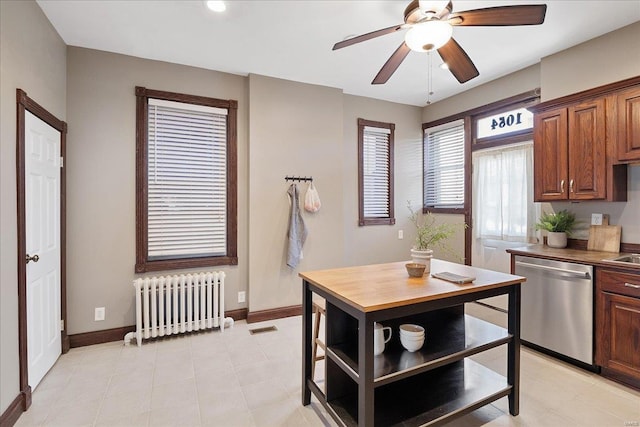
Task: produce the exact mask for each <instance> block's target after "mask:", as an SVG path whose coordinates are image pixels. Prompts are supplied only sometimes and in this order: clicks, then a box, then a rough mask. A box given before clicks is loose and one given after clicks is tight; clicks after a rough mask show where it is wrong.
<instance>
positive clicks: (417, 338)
mask: <svg viewBox="0 0 640 427" xmlns="http://www.w3.org/2000/svg"><path fill="white" fill-rule="evenodd" d="M400 339H401V340H405V341H424V335H420V336H406V335H400Z"/></svg>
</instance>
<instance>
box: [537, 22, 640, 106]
mask: <svg viewBox="0 0 640 427" xmlns="http://www.w3.org/2000/svg"><path fill="white" fill-rule="evenodd" d="M638 75H640V22H636V23H634V24H631V25H628V26H626V27H623V28H621V29H619V30H617V31H614V32H611V33H608V34H605V35H603V36H600V37H597V38H595V39H592V40H589V41H587V42H585V43H582V44H579V45H577V46H574V47H572V48H569V49H567V50H563V51H562V52H558V53H556V54H554V55H550V56H547V57H545V58H542V64H541V67H540V81H541V84H542V93H541V99H542V101H547V100H549V99H554V98H559V97H561V96H565V95H570V94H572V93H576V92H580V91H583V90H587V89H591V88H594V87H598V86H603V85H606V84H607V83H612V82H617V81H619V80H624V79H627V78H630V77H635V76H638Z"/></svg>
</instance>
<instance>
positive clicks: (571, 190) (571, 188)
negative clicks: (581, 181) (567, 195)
mask: <svg viewBox="0 0 640 427" xmlns="http://www.w3.org/2000/svg"><path fill="white" fill-rule="evenodd" d="M569 191H570V192H571V193H573V180H571V181H569Z"/></svg>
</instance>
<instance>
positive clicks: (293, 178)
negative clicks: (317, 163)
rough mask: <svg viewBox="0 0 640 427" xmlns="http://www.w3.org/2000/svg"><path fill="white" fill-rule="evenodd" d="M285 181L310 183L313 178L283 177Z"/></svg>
mask: <svg viewBox="0 0 640 427" xmlns="http://www.w3.org/2000/svg"><path fill="white" fill-rule="evenodd" d="M284 180H285V181H298V182H300V181H310V182H313V177H312V176H309V177H307V176H285V177H284Z"/></svg>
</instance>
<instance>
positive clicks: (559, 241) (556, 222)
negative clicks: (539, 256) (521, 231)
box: [536, 209, 576, 248]
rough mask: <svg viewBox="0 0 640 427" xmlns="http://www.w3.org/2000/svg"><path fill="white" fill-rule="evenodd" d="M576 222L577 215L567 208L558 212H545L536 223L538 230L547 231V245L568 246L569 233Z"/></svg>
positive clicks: (555, 246) (553, 246)
mask: <svg viewBox="0 0 640 427" xmlns="http://www.w3.org/2000/svg"><path fill="white" fill-rule="evenodd" d="M575 224H576V215H575V214H574V213H572V212H569V211H568V210H566V209H563V210H561V211H558V212H556V213H553V212H551V213H548V212H544V213H543V214H542V215H541V216H540V221H538V223H537V224H536V230H546V231H547V245H548V246H549V247H552V248H566V247H567V235H570V234H571V231H573V227H574V226H575Z"/></svg>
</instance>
